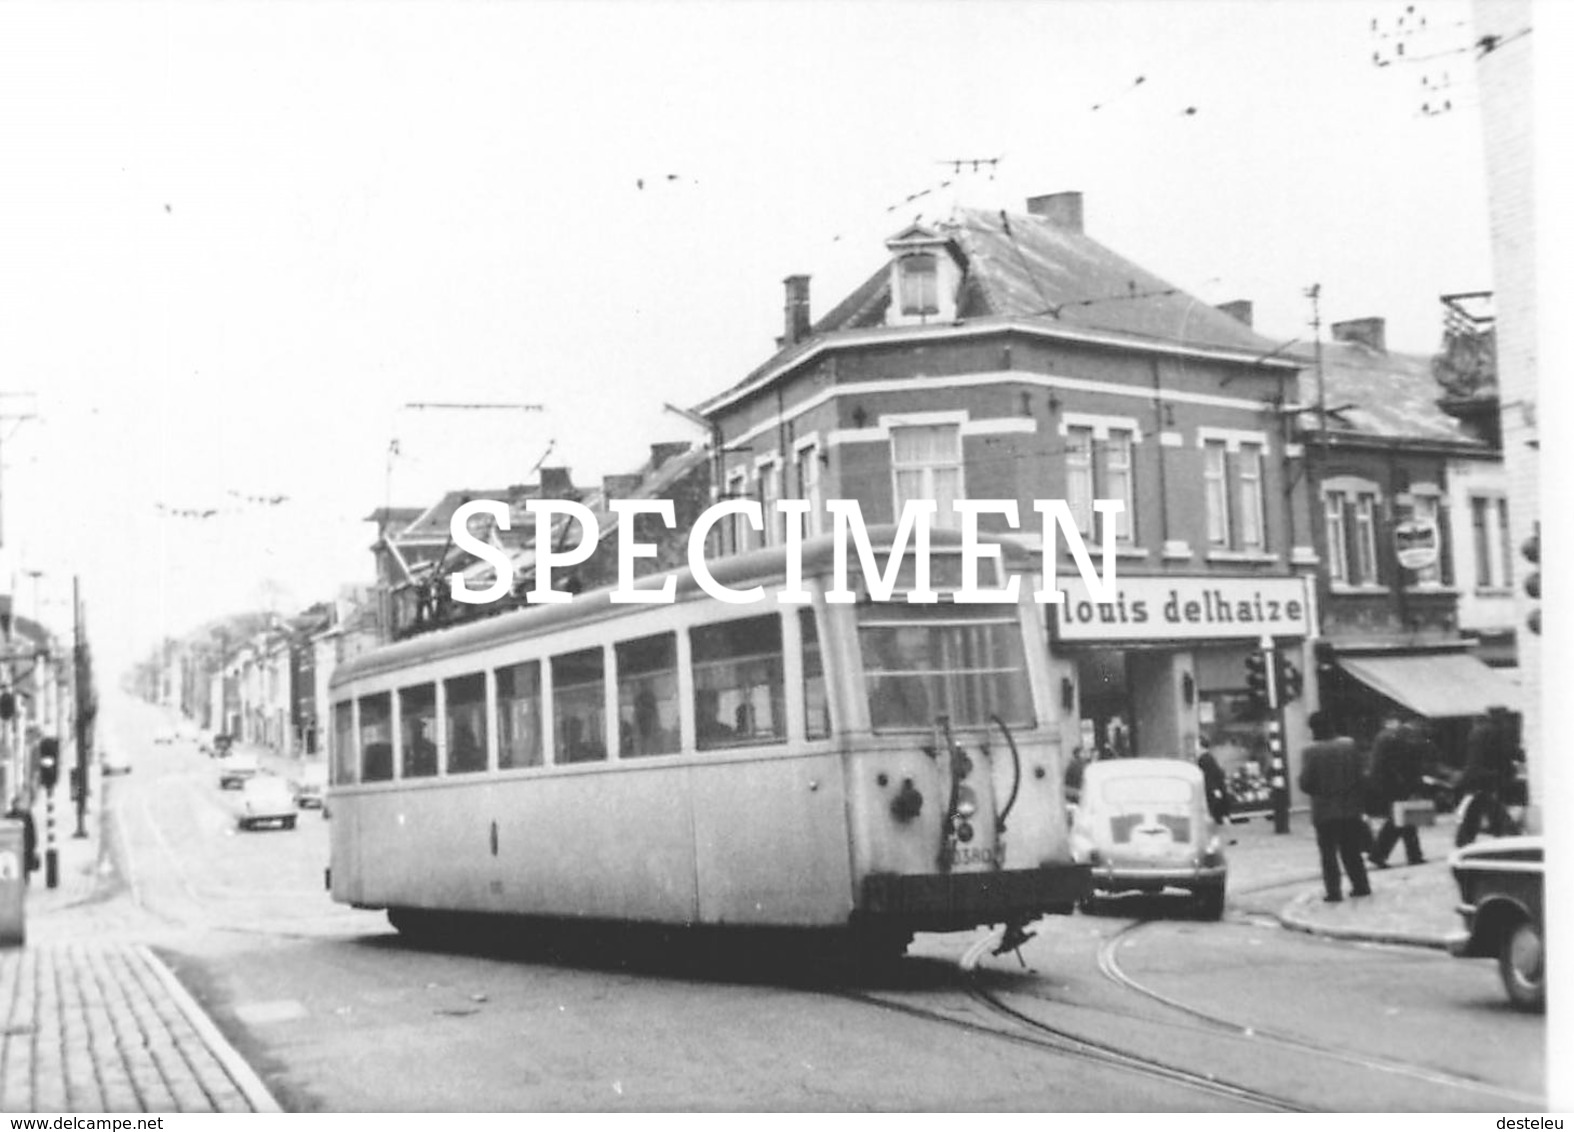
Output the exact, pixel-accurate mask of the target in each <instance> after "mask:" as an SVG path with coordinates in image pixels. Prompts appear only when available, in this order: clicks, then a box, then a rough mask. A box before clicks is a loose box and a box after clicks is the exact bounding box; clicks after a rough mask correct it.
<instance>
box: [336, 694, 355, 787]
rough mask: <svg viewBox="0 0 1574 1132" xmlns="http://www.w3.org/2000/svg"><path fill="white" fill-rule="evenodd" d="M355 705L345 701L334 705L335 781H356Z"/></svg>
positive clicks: (339, 782) (339, 783) (341, 782)
mask: <svg viewBox="0 0 1574 1132" xmlns="http://www.w3.org/2000/svg"><path fill="white" fill-rule="evenodd" d="M354 707H355V705H354V704H352V703H350V701H349V700H345V701H344V702H343V703H338V704H334V705H333V781H334V784H335V785H341V784H343V783H347V782H354V781H355V714H354Z"/></svg>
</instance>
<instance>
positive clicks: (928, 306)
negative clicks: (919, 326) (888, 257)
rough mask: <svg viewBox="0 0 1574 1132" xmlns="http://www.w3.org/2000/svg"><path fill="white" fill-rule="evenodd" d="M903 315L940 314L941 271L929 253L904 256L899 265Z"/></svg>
mask: <svg viewBox="0 0 1574 1132" xmlns="http://www.w3.org/2000/svg"><path fill="white" fill-rule="evenodd" d="M899 268H900V272H899V280H900V284H901V298H902V313H903V314H904V315H917V316H919V317H923V316H925V315H934V314H938V313H939V312H940V286H939V271H938V266H937V264H936V261H935V257H934V256H933V255H932V254H931V253H929V252H919V253H917V254H915V255H906V256H903V257H902V259H901V262H900V264H899Z"/></svg>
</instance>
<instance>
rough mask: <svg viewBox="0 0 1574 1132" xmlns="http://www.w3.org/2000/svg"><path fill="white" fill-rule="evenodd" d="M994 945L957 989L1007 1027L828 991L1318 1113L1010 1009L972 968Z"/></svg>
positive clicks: (1266, 1106)
mask: <svg viewBox="0 0 1574 1132" xmlns="http://www.w3.org/2000/svg"><path fill="white" fill-rule="evenodd" d="M996 943H997V937H996V936H995V935H989V936H985V937H984V938H983V939H981V940H979V941H978V942H977V943H975V944H974V945H973V946H972V947H970V948H969V949H968V951H967V952H966V953H965V954H964V955H963V956H962V957H961V959H960V960H958V962H957V966H956V970H957V974H958V976H959V978H960V987H959V989H960V990H961V991H962V993H963V995H964V996H965V998H966V1000H967V1001H968V1002H970V1003H972V1004H973V1005H975V1006H976V1007H979V1008H981V1009H983V1010H984V1011H986V1012H988V1013H989V1014H990V1015H992V1016H994V1017H995V1018H998V1019H1001V1020H1003V1021H1005V1022H1006V1023H1008V1024H1009V1026H1010V1028H1009V1029H1001V1028H1000V1027H998V1026H993V1025H989V1024H986V1023H984V1022H982V1021H979V1020H977V1019H975V1018H967V1017H961V1016H958V1015H956V1014H954V1013H947V1012H946V1011H944V1010H941V1009H939V1008H936V1007H932V1006H923V1005H918V1004H915V1003H910V1002H901V1001H897V1000H894V999H890V998H886V997H883V996H881V995H879V994H875V993H871V992H868V991H854V990H845V989H844V990H839V991H835V992H832V993H833V994H834V995H835V996H836V997H838V998H841V999H843V1000H846V1001H850V1002H855V1003H858V1004H859V1005H863V1006H872V1007H876V1008H878V1009H881V1010H886V1011H891V1012H893V1013H896V1014H901V1015H905V1016H907V1017H909V1018H913V1019H917V1020H921V1021H924V1022H928V1023H932V1024H936V1025H940V1026H946V1027H949V1028H952V1029H957V1030H961V1031H964V1032H966V1033H969V1034H972V1035H976V1036H980V1037H988V1038H994V1039H996V1040H1000V1041H1006V1042H1010V1043H1011V1044H1013V1045H1017V1046H1025V1047H1027V1048H1031V1049H1036V1050H1041V1051H1044V1052H1046V1053H1053V1054H1056V1055H1059V1056H1062V1057H1071V1058H1075V1059H1078V1060H1082V1061H1088V1062H1092V1063H1095V1064H1098V1065H1103V1066H1107V1067H1110V1068H1114V1069H1119V1070H1124V1071H1126V1072H1130V1073H1134V1074H1137V1075H1139V1076H1142V1077H1146V1078H1148V1079H1150V1080H1157V1081H1163V1082H1167V1083H1170V1084H1176V1085H1181V1086H1183V1087H1185V1088H1188V1089H1192V1090H1195V1091H1197V1092H1200V1093H1203V1094H1205V1095H1207V1096H1209V1097H1213V1098H1218V1099H1222V1100H1230V1101H1235V1102H1238V1103H1241V1104H1245V1105H1249V1106H1251V1107H1253V1108H1257V1109H1260V1110H1263V1111H1266V1112H1315V1111H1318V1110H1317V1109H1315V1108H1311V1107H1308V1106H1307V1105H1305V1104H1303V1103H1301V1102H1300V1101H1297V1100H1295V1099H1293V1098H1291V1097H1285V1096H1281V1095H1279V1094H1276V1093H1270V1092H1266V1091H1264V1090H1261V1089H1256V1088H1253V1087H1251V1086H1249V1085H1242V1084H1238V1083H1236V1082H1233V1081H1228V1080H1225V1079H1223V1078H1220V1077H1218V1076H1216V1075H1214V1074H1211V1073H1202V1072H1197V1071H1195V1070H1191V1069H1186V1068H1184V1067H1182V1066H1179V1065H1175V1064H1172V1063H1171V1062H1168V1061H1162V1060H1159V1059H1157V1058H1153V1057H1149V1056H1147V1055H1144V1054H1140V1053H1136V1052H1134V1051H1131V1050H1127V1049H1122V1048H1120V1047H1119V1046H1117V1045H1114V1044H1111V1043H1109V1042H1104V1041H1100V1040H1098V1039H1096V1038H1092V1037H1089V1036H1087V1035H1085V1034H1079V1033H1075V1032H1073V1031H1071V1030H1068V1029H1065V1028H1063V1027H1060V1026H1056V1025H1053V1024H1051V1023H1048V1022H1045V1021H1043V1020H1042V1019H1039V1018H1035V1017H1033V1016H1032V1015H1030V1014H1027V1013H1025V1012H1023V1011H1021V1010H1018V1009H1016V1008H1015V1007H1014V1006H1012V1005H1010V1004H1009V1003H1008V1002H1006V1001H1005V1000H1004V998H1003V997H1002V996H1001V995H999V994H998V993H996V992H995V991H993V990H991V989H989V988H988V987H987V986H985V985H984V980H983V977H982V976H983V972H982V971H981V970H980V969H979V967H978V963H979V960H980V959H981V958H982V957H983V955H984V954H985V952H987V951H988V950H989V949H991V948H993V947H994V946H995V945H996Z"/></svg>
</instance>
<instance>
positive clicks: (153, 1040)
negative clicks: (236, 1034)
mask: <svg viewBox="0 0 1574 1132" xmlns="http://www.w3.org/2000/svg"><path fill="white" fill-rule="evenodd" d="M94 797H95V798H103V797H104V794H103V793H102V791H101V790H95V793H94ZM39 810H40V811H42V806H40V807H39ZM63 816H64V815H62V817H63ZM100 816H101V815H98V814H93V815H91V816H90V820H89V821H88V822H87V830H88V833H89V836H87V837H85V838H75V837H72V836H71V828H70V826H69V825H68V824H67V823H66V822H65V821H62V822H61V823H60V825H59V827H58V828H57V834H58V836H57V839H56V845H55V849H56V853H57V862H58V881H59V883H58V884H57V886H56V887H55V888H52V889H51V888H48V887H46V886H45V883H44V876H43V874H42V872H40V873H35V874H34V875H33V878H32V882H31V883H30V884H29V886H28V892H27V896H26V937H27V941H26V943H25V944H24V945H23V946H20V947H10V948H0V1112H75V1113H88V1112H115V1113H120V1112H277V1111H279V1108H278V1105H277V1103H276V1102H275V1101H274V1099H273V1098H272V1096H271V1095H270V1094H269V1092H268V1090H267V1088H266V1087H265V1086H264V1085H263V1084H262V1082H261V1080H260V1079H259V1078H258V1077H257V1075H256V1074H255V1073H253V1072H252V1070H251V1069H250V1067H249V1066H247V1064H246V1063H245V1061H244V1060H243V1059H242V1058H241V1057H240V1055H239V1054H237V1053H236V1052H235V1050H234V1048H233V1047H231V1046H230V1044H229V1043H228V1042H227V1041H226V1040H225V1039H224V1037H223V1035H222V1034H220V1033H219V1031H218V1029H217V1028H216V1027H215V1026H214V1025H213V1023H212V1022H211V1021H210V1020H209V1019H208V1018H207V1016H206V1015H205V1014H204V1013H203V1011H202V1009H201V1008H200V1007H199V1006H198V1005H197V1003H196V1002H195V1001H194V1000H193V999H192V997H191V995H190V994H188V993H187V991H186V990H185V988H184V987H182V986H181V985H180V983H179V982H178V981H177V980H176V979H175V977H174V975H173V974H171V973H170V971H169V968H168V967H166V966H165V965H164V963H163V962H162V961H161V960H160V959H159V958H158V957H157V956H156V955H154V953H153V952H152V951H150V950H149V949H148V947H147V946H146V944H145V943H144V942H143V941H145V940H151V939H156V938H157V936H158V934H159V933H158V931H157V927H158V925H157V922H156V921H154V920H152V919H151V918H150V917H149V915H148V914H147V913H145V912H144V911H142V910H141V909H140V908H138V907H136V905H135V904H134V903H133V902H132V901H129V900H121V899H115V897H116V896H118V895H119V894H120V893H121V892H123V891H124V887H125V886H124V883H123V882H122V879H121V878H120V877H119V876H118V875H117V873H116V871H115V867H114V864H113V857H112V854H111V853H109V852H108V847H107V845H106V844H105V843H104V842H103V841H102V840H101V838H100V836H99V832H100V829H101V823H100V821H99V820H98V819H99V818H100ZM102 828H103V829H105V830H107V831H108V836H111V837H112V836H114V823H113V822H112V821H111V822H107V823H103V825H102ZM39 829H40V834H41V836H40V842H41V844H40V846H39V850H40V853H43V852H44V851H45V849H46V846H45V845H44V844H43V843H42V842H43V840H44V839H43V836H42V834H43V830H44V823H42V822H40V823H39Z"/></svg>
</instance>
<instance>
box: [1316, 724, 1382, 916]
mask: <svg viewBox="0 0 1574 1132" xmlns="http://www.w3.org/2000/svg"><path fill="white" fill-rule="evenodd" d="M1307 723H1308V724H1309V725H1310V726H1311V729H1312V740H1313V741H1312V742H1311V743H1308V744H1307V746H1306V749H1305V750H1304V751H1302V752H1301V777H1300V780H1299V781H1300V787H1301V790H1302V792H1303V793H1305V794H1307V795H1308V796H1310V797H1311V799H1312V825H1313V827H1315V828H1316V830H1317V852H1318V855H1319V856H1320V857H1321V858H1322V864H1323V899H1324V900H1325V901H1327V902H1328V903H1330V904H1332V903H1335V902H1337V901H1339V900H1341V899H1343V896H1342V895H1341V893H1340V882H1339V865H1340V863H1341V862H1343V864H1344V871H1345V873H1346V874H1348V875H1349V877H1350V895H1351V896H1370V895H1371V894H1372V889H1371V886H1370V885H1369V884H1368V883H1367V877H1366V862H1365V861H1364V860H1363V859H1362V856H1361V852H1362V850H1363V849H1364V848H1365V842H1366V838H1367V837H1368V836H1370V831H1369V829H1368V827H1367V824H1366V819H1365V818H1363V817H1362V816H1361V800H1362V795H1363V793H1364V790H1365V785H1366V774H1365V769H1366V768H1365V766H1364V765H1363V760H1362V758H1361V751H1360V749H1359V748H1358V747H1357V746H1356V745H1355V740H1354V739H1351V738H1349V737H1348V736H1345V735H1340V734H1338V733H1337V731H1336V730H1335V728H1334V725H1333V721H1332V720H1331V719H1329V718H1328V716H1327V715H1326V714H1324V713H1323V712H1320V711H1314V712H1313V713H1312V715H1311V718H1310V719H1309V720H1307Z"/></svg>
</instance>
